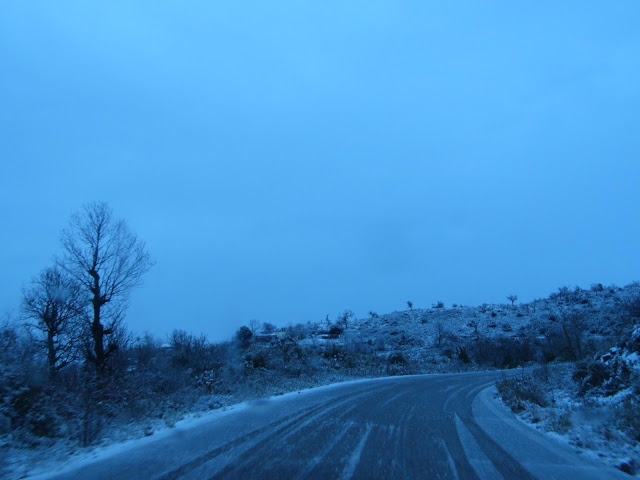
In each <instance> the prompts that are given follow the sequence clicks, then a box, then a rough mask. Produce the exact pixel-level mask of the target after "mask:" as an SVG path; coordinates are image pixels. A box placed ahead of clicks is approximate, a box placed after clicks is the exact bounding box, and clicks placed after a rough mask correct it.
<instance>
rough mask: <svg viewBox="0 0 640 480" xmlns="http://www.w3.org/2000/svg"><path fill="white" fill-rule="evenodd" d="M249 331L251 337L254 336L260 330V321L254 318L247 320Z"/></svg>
mask: <svg viewBox="0 0 640 480" xmlns="http://www.w3.org/2000/svg"><path fill="white" fill-rule="evenodd" d="M249 329H250V330H251V333H252V334H253V335H256V334H257V333H258V330H259V329H260V321H259V320H258V319H256V318H252V319H251V320H249Z"/></svg>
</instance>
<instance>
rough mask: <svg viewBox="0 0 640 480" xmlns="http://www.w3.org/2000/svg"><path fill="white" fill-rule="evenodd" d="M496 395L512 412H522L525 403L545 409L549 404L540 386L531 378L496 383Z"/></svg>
mask: <svg viewBox="0 0 640 480" xmlns="http://www.w3.org/2000/svg"><path fill="white" fill-rule="evenodd" d="M496 387H497V389H498V393H499V394H500V397H501V398H502V400H503V401H504V403H505V404H506V405H507V406H508V407H509V408H510V409H511V410H512V411H513V412H516V413H517V412H523V411H524V410H526V406H527V403H530V404H534V405H538V406H540V407H546V406H547V405H548V404H549V402H548V400H547V398H546V396H545V394H544V392H543V390H542V387H541V386H540V384H539V383H538V382H537V381H536V380H535V379H533V378H532V377H519V378H503V379H502V380H501V381H500V382H498V383H496Z"/></svg>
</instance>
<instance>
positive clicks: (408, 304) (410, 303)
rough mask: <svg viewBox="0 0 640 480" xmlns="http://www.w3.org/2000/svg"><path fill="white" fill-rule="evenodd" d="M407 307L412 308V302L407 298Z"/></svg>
mask: <svg viewBox="0 0 640 480" xmlns="http://www.w3.org/2000/svg"><path fill="white" fill-rule="evenodd" d="M407 307H409V310H413V302H412V301H411V300H407Z"/></svg>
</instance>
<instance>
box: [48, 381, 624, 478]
mask: <svg viewBox="0 0 640 480" xmlns="http://www.w3.org/2000/svg"><path fill="white" fill-rule="evenodd" d="M499 375H501V374H500V373H467V374H453V375H420V376H410V377H393V378H385V379H375V380H365V381H358V382H348V383H345V384H337V385H333V386H330V387H328V388H325V387H321V388H317V389H311V390H307V391H303V392H300V393H298V392H294V393H292V394H287V395H284V396H281V397H275V398H272V399H268V400H262V401H256V402H251V403H249V404H245V405H244V406H240V407H238V408H237V409H235V410H231V411H229V412H226V413H223V414H220V415H213V416H212V417H211V418H210V419H208V420H206V421H203V422H201V423H198V424H197V425H193V426H191V427H188V428H176V429H175V431H173V432H172V433H171V434H170V435H165V436H163V437H161V438H158V439H155V440H153V439H152V440H148V441H145V442H137V443H136V442H134V443H132V444H131V445H132V447H131V448H129V449H128V450H127V451H123V452H121V453H119V454H117V455H112V456H110V457H107V458H102V459H99V460H97V461H93V462H91V463H85V464H82V465H79V466H76V467H72V468H67V470H66V471H62V472H50V473H49V474H47V475H45V476H42V477H40V478H47V479H56V480H63V479H80V478H81V479H85V480H93V479H107V478H108V479H118V480H121V479H129V478H131V479H133V478H135V479H159V480H174V479H198V480H201V479H214V478H231V479H235V478H238V479H289V478H291V479H333V478H336V479H349V478H354V479H376V478H380V479H392V478H418V479H476V478H478V479H500V478H504V479H523V480H526V479H533V478H544V479H552V478H562V479H565V480H566V478H567V477H568V476H570V477H571V478H580V479H588V478H602V479H605V478H606V479H615V478H627V477H626V476H625V475H624V474H622V473H621V472H619V471H617V470H615V469H612V468H608V467H604V466H601V465H599V464H595V463H592V462H590V461H589V459H586V458H583V457H581V456H579V455H577V454H576V453H575V452H573V451H572V450H571V449H570V448H569V447H567V446H565V445H562V444H560V443H557V442H556V441H555V440H553V439H548V438H547V437H545V436H543V435H542V434H540V433H538V432H536V431H534V430H532V429H530V428H528V427H526V426H524V425H522V424H521V423H520V422H518V421H517V419H515V418H514V417H513V416H512V415H511V414H510V413H509V412H507V411H506V409H504V407H502V406H501V405H499V404H497V403H496V402H495V401H494V400H493V399H492V393H491V392H492V391H491V389H489V388H487V387H490V386H491V385H492V384H493V383H494V382H495V380H496V379H497V378H498V377H499Z"/></svg>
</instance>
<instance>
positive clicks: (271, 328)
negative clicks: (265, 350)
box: [262, 322, 276, 333]
mask: <svg viewBox="0 0 640 480" xmlns="http://www.w3.org/2000/svg"><path fill="white" fill-rule="evenodd" d="M262 331H263V332H264V333H273V332H275V331H276V326H275V325H274V324H273V323H269V322H264V323H263V324H262Z"/></svg>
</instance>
